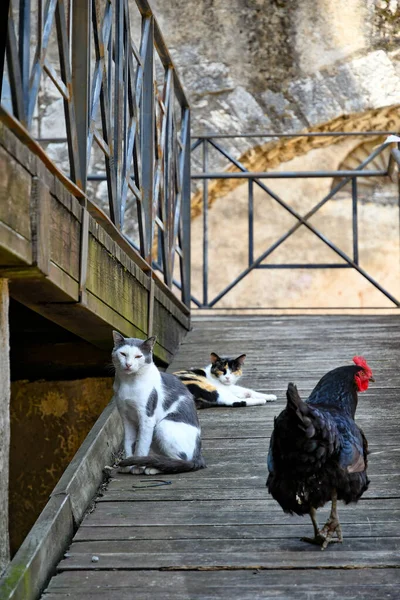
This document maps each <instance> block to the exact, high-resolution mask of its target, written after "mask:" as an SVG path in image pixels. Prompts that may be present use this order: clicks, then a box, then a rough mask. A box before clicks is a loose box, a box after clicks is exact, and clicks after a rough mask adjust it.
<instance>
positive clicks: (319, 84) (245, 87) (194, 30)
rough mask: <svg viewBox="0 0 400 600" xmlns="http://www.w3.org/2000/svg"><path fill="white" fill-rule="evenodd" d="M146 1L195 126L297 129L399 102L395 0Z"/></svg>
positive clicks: (399, 27) (399, 20)
mask: <svg viewBox="0 0 400 600" xmlns="http://www.w3.org/2000/svg"><path fill="white" fill-rule="evenodd" d="M152 6H153V8H154V10H155V13H156V15H157V17H158V19H159V22H160V25H161V28H162V30H163V32H164V35H165V38H166V42H167V44H168V46H169V47H170V49H171V52H172V55H173V57H174V60H175V62H176V64H177V67H178V71H179V73H180V75H181V78H182V80H183V83H184V86H185V89H186V90H187V91H188V94H189V98H190V101H191V105H192V108H193V113H194V114H193V117H194V118H193V123H194V127H193V128H194V130H195V131H197V132H201V133H204V132H208V131H216V130H217V131H223V132H225V133H235V132H249V131H255V130H263V131H269V132H270V131H274V132H277V133H279V132H285V133H290V132H297V131H299V130H301V129H303V128H312V127H315V126H317V125H320V124H321V123H323V122H325V121H329V120H331V119H333V118H335V117H337V116H339V115H340V114H343V113H351V112H360V111H364V110H367V109H369V108H378V107H381V106H386V105H389V104H394V103H397V102H399V101H400V78H399V76H400V62H399V59H400V51H399V50H398V44H397V48H396V42H398V41H399V38H400V2H399V1H398V0H390V1H389V0H352V1H351V2H348V1H347V0H336V1H333V0H302V2H285V1H283V0H198V1H196V2H194V1H189V2H186V3H182V2H180V1H178V0H171V1H170V2H163V1H162V0H152Z"/></svg>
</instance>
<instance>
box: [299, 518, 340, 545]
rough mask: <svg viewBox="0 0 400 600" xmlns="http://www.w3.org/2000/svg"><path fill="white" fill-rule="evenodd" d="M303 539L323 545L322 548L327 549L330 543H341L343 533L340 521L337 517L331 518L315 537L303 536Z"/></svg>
mask: <svg viewBox="0 0 400 600" xmlns="http://www.w3.org/2000/svg"><path fill="white" fill-rule="evenodd" d="M335 534H336V535H337V539H336V538H334V537H333V536H334V535H335ZM301 541H302V542H308V543H309V544H316V545H317V546H321V550H325V548H326V547H327V546H328V544H333V543H339V544H341V543H342V542H343V535H342V529H341V527H340V523H339V521H338V520H337V519H332V518H329V519H328V520H327V522H326V523H325V525H324V526H323V528H322V529H321V530H320V531H318V533H316V535H315V537H313V538H309V537H303V538H301Z"/></svg>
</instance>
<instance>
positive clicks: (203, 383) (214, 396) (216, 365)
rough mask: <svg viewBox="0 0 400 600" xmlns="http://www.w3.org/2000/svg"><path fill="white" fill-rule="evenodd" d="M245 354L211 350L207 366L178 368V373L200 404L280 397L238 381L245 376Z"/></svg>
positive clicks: (242, 402) (232, 403)
mask: <svg viewBox="0 0 400 600" xmlns="http://www.w3.org/2000/svg"><path fill="white" fill-rule="evenodd" d="M245 358H246V355H245V354H241V355H240V356H238V357H237V358H221V357H219V356H218V354H215V352H211V364H209V365H208V366H207V367H206V368H205V369H190V370H188V371H177V372H176V373H174V375H176V377H179V379H180V380H181V381H182V383H184V384H185V385H186V386H187V387H188V389H189V390H190V391H191V393H192V394H193V396H194V399H195V402H196V406H197V408H209V407H211V406H234V407H238V406H260V405H262V404H265V403H266V402H273V401H274V400H276V396H275V395H274V394H261V393H260V392H256V391H254V390H252V389H249V388H245V387H241V386H239V385H236V382H237V381H238V379H239V378H240V377H241V376H242V366H243V364H244V361H245Z"/></svg>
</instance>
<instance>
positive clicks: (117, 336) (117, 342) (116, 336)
mask: <svg viewBox="0 0 400 600" xmlns="http://www.w3.org/2000/svg"><path fill="white" fill-rule="evenodd" d="M112 334H113V340H114V347H115V348H117V347H118V346H122V344H123V343H124V342H125V338H124V336H123V335H122V334H121V333H119V332H118V331H113V332H112Z"/></svg>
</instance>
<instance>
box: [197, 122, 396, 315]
mask: <svg viewBox="0 0 400 600" xmlns="http://www.w3.org/2000/svg"><path fill="white" fill-rule="evenodd" d="M391 133H393V132H388V131H377V132H351V133H349V132H329V133H319V132H318V133H309V134H297V135H294V134H293V135H292V134H282V135H275V134H258V133H249V134H247V135H242V136H241V135H222V134H221V135H219V134H217V135H201V136H196V137H194V138H192V146H191V149H192V153H193V152H194V151H195V150H197V151H198V153H200V156H199V155H197V160H196V166H197V172H193V173H192V181H193V182H194V183H196V182H199V181H202V183H203V185H202V190H201V191H200V193H201V196H202V199H201V209H202V218H203V223H202V235H203V265H202V267H203V268H202V298H201V299H199V298H198V297H196V296H194V295H192V298H191V299H192V303H193V305H194V306H196V307H197V308H199V309H211V308H220V306H218V303H219V302H220V300H221V299H222V298H224V297H225V296H226V295H227V294H228V293H229V292H230V291H231V290H232V289H233V288H235V286H237V285H238V284H239V283H240V282H241V281H242V280H243V279H245V278H246V276H247V275H249V273H251V272H252V271H255V270H257V269H354V270H355V271H357V272H358V273H359V274H360V275H361V276H362V277H364V278H365V279H366V280H367V281H368V282H369V283H370V284H371V285H372V286H374V287H375V288H376V289H377V290H379V291H380V292H381V293H382V294H383V295H384V296H385V297H386V298H388V299H389V300H390V301H391V303H393V305H394V306H395V307H400V300H398V299H397V298H395V297H394V296H393V295H392V294H391V293H390V292H389V291H388V290H387V289H385V288H384V287H383V286H382V285H381V284H380V283H379V282H378V281H376V279H374V278H373V277H372V276H371V275H370V274H369V273H368V272H367V271H366V270H365V269H364V268H363V267H362V266H361V265H360V257H359V233H358V223H359V216H358V203H359V192H358V185H357V180H358V178H360V177H362V178H363V179H365V178H374V177H389V176H390V175H391V174H393V172H394V170H395V169H396V168H397V173H398V171H399V169H400V150H399V149H398V148H394V149H392V151H391V152H390V154H389V158H388V161H387V164H385V168H383V169H367V168H366V167H368V165H369V164H370V163H371V162H372V161H374V159H376V158H377V157H378V156H379V155H381V154H382V152H383V151H384V150H385V149H387V148H388V146H389V145H390V143H383V144H381V145H379V146H378V147H376V148H375V149H374V150H373V152H372V153H371V154H370V155H369V156H368V157H367V158H365V160H363V161H362V162H361V163H360V164H359V166H358V167H357V168H356V169H354V170H333V171H320V170H315V171H296V172H289V171H274V170H271V171H267V172H251V171H249V170H248V169H247V168H246V167H245V165H244V164H243V163H241V162H240V161H239V160H237V159H235V158H234V157H233V156H232V153H231V152H229V151H228V150H227V149H226V148H225V147H224V145H223V143H224V141H225V142H226V141H227V140H231V139H233V138H235V139H236V140H238V139H243V138H244V139H246V138H255V139H257V138H259V139H260V138H261V139H267V140H268V139H271V138H293V137H296V138H297V137H298V138H302V137H325V136H326V137H333V138H334V137H337V138H342V139H344V138H345V137H347V136H358V137H364V138H365V137H372V136H375V137H378V136H387V135H389V134H391ZM372 139H373V138H372ZM210 149H213V151H214V156H213V161H214V162H215V160H217V161H218V156H219V157H220V158H223V159H224V160H225V162H227V165H228V166H227V168H226V170H224V171H222V172H221V171H215V172H212V171H210V170H209V151H210ZM192 160H193V157H192ZM199 166H200V167H201V168H200V170H199ZM225 166H226V165H225ZM299 178H335V179H334V184H333V186H332V189H331V190H330V192H329V193H328V194H326V195H325V196H324V197H323V198H322V199H321V200H320V201H319V202H317V203H316V204H315V205H314V206H313V208H311V210H308V211H307V212H306V213H305V214H300V212H298V211H297V210H296V209H294V208H293V207H292V206H290V204H289V202H287V201H285V200H284V199H283V198H282V197H281V196H280V195H278V194H277V193H276V192H275V191H273V190H272V189H271V187H269V186H268V185H267V184H266V183H264V181H265V180H274V179H299ZM336 178H340V181H339V182H338V183H335V180H336ZM224 179H225V180H228V179H230V180H233V179H236V180H241V182H244V181H246V180H247V181H248V188H247V207H248V208H247V220H248V236H247V256H248V261H247V266H246V267H245V268H244V269H243V270H242V271H241V272H240V273H239V274H238V275H237V277H235V278H233V279H232V281H231V282H230V283H229V284H228V285H226V286H225V287H224V288H223V289H222V290H221V291H219V292H218V293H217V294H215V296H214V297H213V298H211V299H210V298H209V295H210V294H209V275H210V265H209V241H210V240H209V182H210V181H211V180H214V181H215V180H217V181H218V180H224ZM397 179H398V182H399V183H400V181H399V178H398V174H397ZM349 183H350V184H351V203H352V217H351V223H352V238H353V239H352V254H351V255H349V254H348V253H346V252H344V251H343V250H342V249H341V248H339V247H338V245H337V244H335V243H333V242H332V241H331V240H330V239H329V238H328V237H327V236H326V235H325V234H323V233H322V232H321V231H320V230H318V229H317V228H316V227H315V226H314V225H313V224H312V223H311V222H310V219H311V217H313V215H315V214H316V213H317V212H318V211H319V210H320V209H321V208H322V207H323V206H324V205H326V203H327V202H328V201H329V200H331V199H332V198H334V197H335V195H336V194H337V193H338V192H339V191H340V190H342V188H344V187H345V186H346V184H349ZM255 186H257V187H258V188H260V189H261V190H263V191H264V192H265V193H266V194H267V195H268V196H269V197H270V198H272V199H273V200H274V201H275V202H276V203H277V204H278V205H279V206H280V207H282V208H283V209H284V210H285V211H287V212H288V213H289V214H290V215H291V216H292V217H294V218H295V219H296V223H295V224H294V225H293V226H292V227H290V229H288V230H287V231H286V233H284V234H283V235H281V236H280V237H279V238H278V239H277V240H276V241H275V242H274V243H272V244H271V245H269V247H268V248H266V249H265V250H264V251H262V252H261V253H260V254H259V255H258V256H255V243H254V235H255V233H254V232H255V229H254V226H255V222H254V188H255ZM398 189H400V188H399V187H398ZM396 201H397V203H398V204H399V208H400V194H399V192H397V198H396ZM301 226H304V227H306V228H307V229H308V230H309V231H310V232H312V233H313V234H314V235H315V236H316V238H318V239H319V240H320V241H322V242H323V243H324V244H325V245H326V246H328V247H329V248H330V250H332V251H333V252H334V253H335V254H336V255H337V256H339V257H340V259H341V261H340V262H329V263H322V262H320V263H314V262H309V263H299V262H293V263H282V262H277V263H268V262H264V261H265V260H266V259H267V258H269V257H270V256H271V255H272V254H273V253H274V252H275V251H276V250H277V249H278V248H279V247H280V246H281V245H282V244H283V243H284V242H286V241H287V240H288V239H289V238H291V236H292V235H293V234H294V233H295V232H296V231H297V230H298V229H299V228H300V227H301ZM266 227H267V225H266ZM224 268H225V269H227V268H228V265H227V264H224ZM223 308H228V309H229V308H232V309H236V310H237V309H238V308H239V309H240V308H270V307H267V306H266V307H238V306H236V304H235V305H233V306H229V307H227V306H224V307H223ZM282 308H288V307H282ZM290 308H295V307H290ZM308 308H321V307H319V306H318V307H308ZM348 308H352V307H348ZM354 308H356V307H354Z"/></svg>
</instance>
